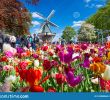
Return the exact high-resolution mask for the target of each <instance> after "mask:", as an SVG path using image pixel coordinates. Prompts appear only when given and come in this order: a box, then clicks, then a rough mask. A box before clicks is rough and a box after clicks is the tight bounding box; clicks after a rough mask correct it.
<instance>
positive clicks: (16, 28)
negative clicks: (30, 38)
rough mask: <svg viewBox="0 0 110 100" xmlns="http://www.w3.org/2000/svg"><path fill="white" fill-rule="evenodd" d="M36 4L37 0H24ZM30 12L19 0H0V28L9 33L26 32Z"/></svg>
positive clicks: (27, 30) (29, 22) (29, 20)
mask: <svg viewBox="0 0 110 100" xmlns="http://www.w3.org/2000/svg"><path fill="white" fill-rule="evenodd" d="M25 1H26V2H27V3H31V4H36V3H37V2H38V1H39V0H25ZM31 20H32V18H31V14H30V12H29V11H28V9H27V8H25V7H24V5H23V3H22V2H20V1H19V0H1V1H0V30H2V31H5V32H8V33H10V34H28V33H29V28H30V25H31Z"/></svg>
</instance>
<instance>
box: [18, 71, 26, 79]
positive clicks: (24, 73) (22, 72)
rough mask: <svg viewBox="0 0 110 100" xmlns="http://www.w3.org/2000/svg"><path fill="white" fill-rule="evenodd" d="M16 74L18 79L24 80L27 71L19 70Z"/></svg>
mask: <svg viewBox="0 0 110 100" xmlns="http://www.w3.org/2000/svg"><path fill="white" fill-rule="evenodd" d="M18 72H19V75H20V78H21V79H23V80H25V79H26V72H27V70H26V69H23V70H19V71H18Z"/></svg>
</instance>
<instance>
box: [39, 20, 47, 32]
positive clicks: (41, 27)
mask: <svg viewBox="0 0 110 100" xmlns="http://www.w3.org/2000/svg"><path fill="white" fill-rule="evenodd" d="M45 24H46V22H43V23H42V24H41V26H40V31H41V30H42V29H43V27H44V25H45Z"/></svg>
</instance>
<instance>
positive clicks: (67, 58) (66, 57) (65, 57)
mask: <svg viewBox="0 0 110 100" xmlns="http://www.w3.org/2000/svg"><path fill="white" fill-rule="evenodd" d="M72 55H73V49H72V48H71V47H67V50H66V53H65V50H62V51H60V52H59V53H58V56H59V58H60V61H61V62H64V63H67V64H69V63H70V62H72Z"/></svg>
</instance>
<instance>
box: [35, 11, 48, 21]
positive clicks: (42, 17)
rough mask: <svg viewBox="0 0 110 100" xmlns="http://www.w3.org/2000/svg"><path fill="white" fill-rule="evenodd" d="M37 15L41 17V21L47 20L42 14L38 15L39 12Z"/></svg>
mask: <svg viewBox="0 0 110 100" xmlns="http://www.w3.org/2000/svg"><path fill="white" fill-rule="evenodd" d="M36 14H37V15H38V16H39V17H41V19H44V20H45V19H46V18H45V17H44V16H43V15H42V14H40V13H38V12H36Z"/></svg>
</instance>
